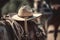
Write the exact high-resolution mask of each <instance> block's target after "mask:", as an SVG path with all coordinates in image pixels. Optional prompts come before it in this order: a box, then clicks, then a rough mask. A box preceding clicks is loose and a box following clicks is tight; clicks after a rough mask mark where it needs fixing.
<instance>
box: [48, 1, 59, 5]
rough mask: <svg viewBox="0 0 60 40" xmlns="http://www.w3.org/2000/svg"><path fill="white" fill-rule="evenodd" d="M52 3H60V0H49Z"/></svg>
mask: <svg viewBox="0 0 60 40" xmlns="http://www.w3.org/2000/svg"><path fill="white" fill-rule="evenodd" d="M49 1H50V4H60V0H49Z"/></svg>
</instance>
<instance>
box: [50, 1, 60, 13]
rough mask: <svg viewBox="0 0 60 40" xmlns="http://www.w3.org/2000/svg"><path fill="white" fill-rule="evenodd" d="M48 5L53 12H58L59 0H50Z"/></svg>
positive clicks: (59, 11)
mask: <svg viewBox="0 0 60 40" xmlns="http://www.w3.org/2000/svg"><path fill="white" fill-rule="evenodd" d="M50 6H51V9H52V10H53V12H54V13H60V0H50Z"/></svg>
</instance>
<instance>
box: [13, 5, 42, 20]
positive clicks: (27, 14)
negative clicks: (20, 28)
mask: <svg viewBox="0 0 60 40" xmlns="http://www.w3.org/2000/svg"><path fill="white" fill-rule="evenodd" d="M41 15H42V14H38V13H36V14H34V13H33V12H32V10H31V8H30V7H28V6H22V7H21V8H20V9H19V10H18V14H16V15H14V16H12V19H14V20H18V21H25V18H26V20H31V19H34V18H36V17H39V16H41Z"/></svg>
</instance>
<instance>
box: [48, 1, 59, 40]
mask: <svg viewBox="0 0 60 40" xmlns="http://www.w3.org/2000/svg"><path fill="white" fill-rule="evenodd" d="M50 7H51V9H52V12H53V15H52V17H51V19H50V20H48V31H47V40H60V38H59V36H60V33H59V32H60V31H59V30H60V18H59V17H60V0H50Z"/></svg>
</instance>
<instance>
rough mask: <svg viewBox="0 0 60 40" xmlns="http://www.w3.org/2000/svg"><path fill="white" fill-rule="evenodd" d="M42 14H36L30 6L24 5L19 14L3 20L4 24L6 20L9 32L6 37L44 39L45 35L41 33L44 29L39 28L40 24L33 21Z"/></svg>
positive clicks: (29, 39)
mask: <svg viewBox="0 0 60 40" xmlns="http://www.w3.org/2000/svg"><path fill="white" fill-rule="evenodd" d="M41 15H42V14H34V13H33V12H32V10H30V7H27V6H22V7H21V8H20V9H19V10H18V14H16V15H14V16H12V17H11V18H5V21H3V24H4V22H5V25H4V28H5V29H6V33H7V35H5V37H6V36H7V37H8V40H42V39H43V36H42V34H40V32H41V33H42V31H41V30H40V29H38V25H37V24H36V23H35V22H34V21H32V20H33V19H35V18H37V17H39V16H41ZM7 26H8V27H7ZM6 33H5V34H6ZM3 36H4V34H3ZM6 39H7V38H6Z"/></svg>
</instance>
